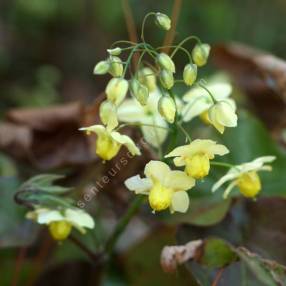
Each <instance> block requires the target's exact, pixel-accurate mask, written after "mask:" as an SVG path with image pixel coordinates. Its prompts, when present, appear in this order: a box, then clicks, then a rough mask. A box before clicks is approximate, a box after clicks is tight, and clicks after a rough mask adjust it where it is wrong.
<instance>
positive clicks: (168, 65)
mask: <svg viewBox="0 0 286 286" xmlns="http://www.w3.org/2000/svg"><path fill="white" fill-rule="evenodd" d="M157 63H158V64H159V66H160V67H161V68H162V69H163V70H166V71H169V72H171V73H175V72H176V67H175V64H174V62H173V60H172V59H171V58H170V57H169V56H168V55H167V54H165V53H160V54H158V56H157Z"/></svg>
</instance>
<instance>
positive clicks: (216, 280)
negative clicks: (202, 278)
mask: <svg viewBox="0 0 286 286" xmlns="http://www.w3.org/2000/svg"><path fill="white" fill-rule="evenodd" d="M223 271H224V268H221V269H220V270H219V271H218V272H217V274H216V277H215V279H214V281H213V283H212V286H217V285H218V282H219V280H220V278H221V275H222V273H223Z"/></svg>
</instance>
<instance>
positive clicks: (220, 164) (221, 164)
mask: <svg viewBox="0 0 286 286" xmlns="http://www.w3.org/2000/svg"><path fill="white" fill-rule="evenodd" d="M210 163H211V165H213V166H219V167H225V168H233V167H235V165H232V164H229V163H223V162H216V161H210Z"/></svg>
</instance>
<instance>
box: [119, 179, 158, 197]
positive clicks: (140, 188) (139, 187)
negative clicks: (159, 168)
mask: <svg viewBox="0 0 286 286" xmlns="http://www.w3.org/2000/svg"><path fill="white" fill-rule="evenodd" d="M124 184H125V186H126V187H127V188H128V189H129V190H130V191H134V192H135V193H136V194H144V195H147V194H148V191H149V190H150V189H151V188H152V186H153V183H152V181H151V180H150V179H149V178H140V176H139V175H136V176H133V177H131V178H128V179H127V180H126V181H125V182H124Z"/></svg>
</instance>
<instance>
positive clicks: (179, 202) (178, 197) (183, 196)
mask: <svg viewBox="0 0 286 286" xmlns="http://www.w3.org/2000/svg"><path fill="white" fill-rule="evenodd" d="M189 205H190V199H189V196H188V194H187V192H184V191H180V192H175V193H174V194H173V196H172V202H171V206H170V209H171V212H181V213H185V212H186V211H187V210H188V208H189Z"/></svg>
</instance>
